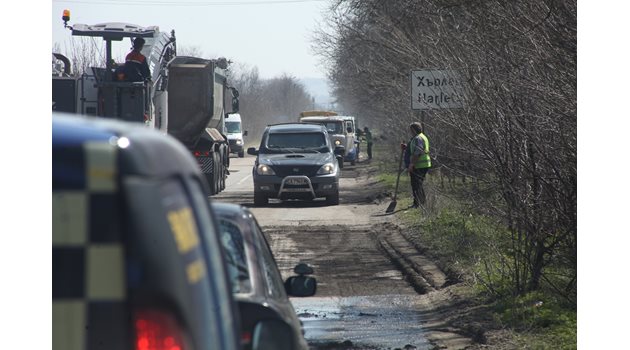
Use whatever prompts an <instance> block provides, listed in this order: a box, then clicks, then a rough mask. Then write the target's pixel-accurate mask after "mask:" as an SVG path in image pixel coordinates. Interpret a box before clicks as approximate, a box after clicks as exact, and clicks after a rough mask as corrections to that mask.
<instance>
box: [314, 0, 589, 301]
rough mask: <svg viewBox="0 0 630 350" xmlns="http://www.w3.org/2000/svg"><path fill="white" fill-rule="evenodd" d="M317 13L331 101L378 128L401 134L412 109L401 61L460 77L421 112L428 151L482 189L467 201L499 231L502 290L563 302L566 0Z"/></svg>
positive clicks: (571, 274) (571, 292)
mask: <svg viewBox="0 0 630 350" xmlns="http://www.w3.org/2000/svg"><path fill="white" fill-rule="evenodd" d="M329 13H330V15H329V16H328V18H329V23H327V28H330V29H322V30H320V31H319V33H318V34H317V37H316V42H315V47H316V49H317V50H318V52H319V53H320V54H321V55H322V57H323V58H324V59H325V60H328V61H329V62H330V63H331V64H330V66H331V68H330V71H329V79H330V81H331V82H332V84H333V86H334V93H335V95H336V98H337V100H338V102H339V103H340V104H342V105H343V106H344V108H345V109H347V110H350V111H353V113H354V114H356V115H359V116H360V117H361V118H364V119H366V120H367V121H368V122H369V123H371V124H373V125H376V124H377V125H380V126H381V131H382V132H383V133H384V134H386V135H389V136H396V135H405V131H406V125H407V124H408V123H409V122H410V121H411V120H413V119H414V118H416V115H415V114H414V113H413V111H411V110H410V109H409V101H410V98H411V96H410V95H409V93H410V91H409V90H410V89H409V86H410V81H409V72H410V71H411V70H414V69H420V68H440V69H447V70H452V71H457V72H459V73H460V74H461V75H462V76H463V77H465V79H466V81H467V83H468V96H467V104H466V106H465V107H464V108H462V109H458V110H436V111H431V112H430V116H429V118H428V119H427V121H426V128H427V130H428V133H429V134H430V135H431V139H432V147H433V149H432V151H434V152H433V156H434V157H436V158H437V164H438V165H439V166H442V167H444V168H446V169H449V170H451V173H452V174H457V175H458V176H464V177H465V178H472V179H474V180H475V181H476V182H477V183H479V184H483V186H484V188H486V189H488V190H487V191H489V192H491V193H490V194H488V193H484V194H483V195H481V194H480V193H479V192H478V191H477V190H473V191H471V192H470V193H469V198H470V200H471V203H474V207H475V208H477V209H478V210H480V211H482V212H484V213H486V214H488V215H494V216H496V217H497V218H500V219H501V220H503V222H505V223H506V225H507V227H508V228H509V231H510V232H511V239H510V240H511V242H512V245H511V247H509V249H506V251H504V252H502V254H504V255H507V256H510V257H511V259H510V268H509V269H506V270H504V272H505V273H507V274H509V276H508V277H509V278H510V280H511V281H512V283H513V291H514V292H516V293H522V292H527V291H531V290H536V289H538V288H540V286H541V283H542V282H544V283H545V286H546V287H549V288H553V289H554V290H555V291H557V292H558V293H559V294H561V295H563V296H565V297H566V298H567V299H569V300H572V301H575V293H576V284H577V283H576V281H577V274H576V271H577V265H576V260H577V172H576V163H577V142H576V139H577V122H576V113H577V101H576V96H577V81H576V73H577V51H576V46H577V45H576V23H577V20H576V18H577V10H576V2H575V0H553V1H543V0H532V1H523V2H505V1H485V2H462V1H455V0H437V1H429V0H420V1H416V0H413V1H412V0H401V1H396V2H391V1H385V0H349V1H336V2H334V3H333V4H332V5H331V7H330V11H329ZM497 198H498V199H500V200H499V201H497ZM550 266H553V271H554V273H553V274H546V273H545V271H547V269H548V267H550Z"/></svg>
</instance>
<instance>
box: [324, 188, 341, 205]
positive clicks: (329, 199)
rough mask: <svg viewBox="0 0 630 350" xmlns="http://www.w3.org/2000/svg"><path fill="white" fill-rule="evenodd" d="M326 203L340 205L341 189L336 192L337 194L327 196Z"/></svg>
mask: <svg viewBox="0 0 630 350" xmlns="http://www.w3.org/2000/svg"><path fill="white" fill-rule="evenodd" d="M326 204H328V205H338V204H339V190H337V191H336V192H335V194H333V195H330V196H326Z"/></svg>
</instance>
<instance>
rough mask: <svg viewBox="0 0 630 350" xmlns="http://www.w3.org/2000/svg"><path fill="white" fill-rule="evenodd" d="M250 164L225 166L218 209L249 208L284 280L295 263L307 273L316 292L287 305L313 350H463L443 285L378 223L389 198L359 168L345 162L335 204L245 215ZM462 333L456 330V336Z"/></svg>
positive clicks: (388, 223) (274, 206)
mask: <svg viewBox="0 0 630 350" xmlns="http://www.w3.org/2000/svg"><path fill="white" fill-rule="evenodd" d="M254 159H255V158H254V157H251V156H246V157H245V158H231V160H230V176H229V177H228V179H227V183H226V190H225V191H223V192H222V193H220V194H218V195H216V196H213V197H212V198H213V199H215V200H219V201H224V202H230V203H236V204H242V205H245V206H248V207H252V211H253V213H254V215H255V216H256V218H257V220H258V222H259V224H260V225H261V227H262V228H263V229H264V230H265V231H266V232H267V233H269V235H270V236H271V239H272V242H270V244H271V248H272V250H273V253H274V256H275V258H276V260H277V263H278V266H279V268H280V271H281V273H282V275H283V277H284V278H286V277H288V276H290V275H292V274H293V271H292V270H293V267H294V266H295V265H296V264H297V263H298V262H306V263H308V264H310V265H312V266H313V268H314V269H315V277H316V278H317V281H318V289H317V294H316V295H315V296H314V297H309V298H291V302H292V303H293V305H294V307H295V309H296V312H297V313H298V316H299V318H300V319H301V320H302V321H303V322H304V329H305V337H306V340H307V341H308V342H309V345H310V346H311V348H312V349H396V348H400V349H434V348H448V349H463V348H466V347H468V346H470V345H471V344H472V342H471V340H470V339H469V338H468V337H466V336H463V335H460V334H458V333H457V332H456V331H455V330H453V329H452V328H451V327H449V326H448V325H447V323H446V322H445V321H446V320H445V319H444V317H443V316H442V312H441V311H440V310H441V309H443V308H444V307H445V305H452V304H453V300H452V295H450V294H449V293H448V289H447V288H444V287H446V286H447V285H448V284H449V280H448V277H447V276H446V275H445V274H444V273H442V271H440V269H439V268H437V266H435V265H434V264H433V263H432V262H431V261H430V260H429V259H427V258H425V257H424V256H422V254H420V253H419V251H418V249H417V248H416V247H414V246H413V245H412V244H411V243H410V241H408V240H407V239H406V236H405V232H404V229H402V228H400V227H399V226H398V225H396V224H395V223H394V221H393V220H394V219H393V216H391V215H384V214H385V209H386V208H387V205H388V204H389V202H390V199H389V198H388V197H386V196H384V193H383V189H382V188H381V187H380V185H379V184H378V183H377V181H376V180H375V179H374V178H373V176H372V174H371V173H370V172H371V171H372V170H373V169H372V168H371V167H370V165H369V163H367V162H359V163H357V165H356V166H350V165H349V164H346V165H345V167H344V169H343V170H342V178H341V180H340V204H339V205H336V206H327V205H326V204H325V203H324V202H323V199H322V200H316V201H313V202H302V201H284V202H283V201H279V200H274V199H270V202H269V205H268V206H265V207H253V180H252V167H253V163H254ZM459 333H461V332H459Z"/></svg>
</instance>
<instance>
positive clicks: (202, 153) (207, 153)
mask: <svg viewBox="0 0 630 350" xmlns="http://www.w3.org/2000/svg"><path fill="white" fill-rule="evenodd" d="M193 154H194V155H195V157H201V156H206V157H207V156H209V155H210V152H209V151H205V152H199V151H194V152H193Z"/></svg>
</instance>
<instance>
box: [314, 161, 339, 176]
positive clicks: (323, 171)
mask: <svg viewBox="0 0 630 350" xmlns="http://www.w3.org/2000/svg"><path fill="white" fill-rule="evenodd" d="M334 173H335V165H334V164H333V163H326V164H324V165H322V167H321V168H319V170H317V175H328V174H334Z"/></svg>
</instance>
